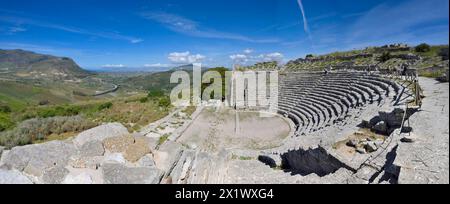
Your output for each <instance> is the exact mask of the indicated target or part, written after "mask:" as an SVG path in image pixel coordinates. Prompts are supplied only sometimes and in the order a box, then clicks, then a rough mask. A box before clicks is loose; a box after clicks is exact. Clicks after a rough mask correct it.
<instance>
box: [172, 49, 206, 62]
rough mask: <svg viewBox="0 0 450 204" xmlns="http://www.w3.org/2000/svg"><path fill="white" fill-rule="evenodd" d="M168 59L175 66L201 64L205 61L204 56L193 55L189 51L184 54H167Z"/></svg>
mask: <svg viewBox="0 0 450 204" xmlns="http://www.w3.org/2000/svg"><path fill="white" fill-rule="evenodd" d="M168 59H169V60H170V61H171V62H173V63H176V64H192V63H196V62H201V61H203V60H204V59H205V56H203V55H201V54H193V55H191V53H190V52H189V51H186V52H172V53H170V54H169V56H168Z"/></svg>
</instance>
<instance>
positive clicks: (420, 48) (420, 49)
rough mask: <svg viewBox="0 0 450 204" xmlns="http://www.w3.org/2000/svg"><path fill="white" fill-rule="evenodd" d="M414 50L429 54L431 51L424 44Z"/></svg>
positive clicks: (429, 47)
mask: <svg viewBox="0 0 450 204" xmlns="http://www.w3.org/2000/svg"><path fill="white" fill-rule="evenodd" d="M415 50H416V52H429V51H430V50H431V46H430V45H428V44H426V43H422V44H420V45H417V46H416V49H415Z"/></svg>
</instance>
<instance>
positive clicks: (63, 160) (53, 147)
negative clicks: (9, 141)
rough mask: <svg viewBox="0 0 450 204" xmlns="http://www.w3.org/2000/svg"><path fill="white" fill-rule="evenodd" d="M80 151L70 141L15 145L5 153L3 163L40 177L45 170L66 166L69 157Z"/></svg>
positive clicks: (9, 167)
mask: <svg viewBox="0 0 450 204" xmlns="http://www.w3.org/2000/svg"><path fill="white" fill-rule="evenodd" d="M77 153H78V151H77V149H76V148H75V146H74V145H73V144H72V143H70V142H65V141H53V142H48V143H45V144H37V145H28V146H23V147H15V148H13V149H12V150H11V151H9V152H8V154H6V155H3V157H2V162H1V163H2V164H3V165H4V166H6V167H7V168H8V169H16V170H19V171H24V172H25V173H27V174H29V175H32V176H36V177H40V176H42V175H43V173H44V171H46V170H48V169H50V168H53V167H57V166H66V165H67V163H68V161H69V158H70V157H72V156H73V155H75V154H77Z"/></svg>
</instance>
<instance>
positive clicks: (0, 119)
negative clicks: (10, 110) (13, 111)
mask: <svg viewBox="0 0 450 204" xmlns="http://www.w3.org/2000/svg"><path fill="white" fill-rule="evenodd" d="M13 126H14V123H13V122H12V121H11V117H10V116H9V115H8V114H4V113H0V132H1V131H4V130H7V129H9V128H11V127H13Z"/></svg>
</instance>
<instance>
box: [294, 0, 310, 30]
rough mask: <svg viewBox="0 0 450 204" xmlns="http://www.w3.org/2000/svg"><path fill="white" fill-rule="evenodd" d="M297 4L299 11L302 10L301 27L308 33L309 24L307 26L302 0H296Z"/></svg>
mask: <svg viewBox="0 0 450 204" xmlns="http://www.w3.org/2000/svg"><path fill="white" fill-rule="evenodd" d="M297 3H298V6H299V7H300V11H301V12H302V18H303V29H304V30H305V32H306V33H308V34H309V26H308V19H307V18H306V13H305V8H304V7H303V2H302V0H297Z"/></svg>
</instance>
